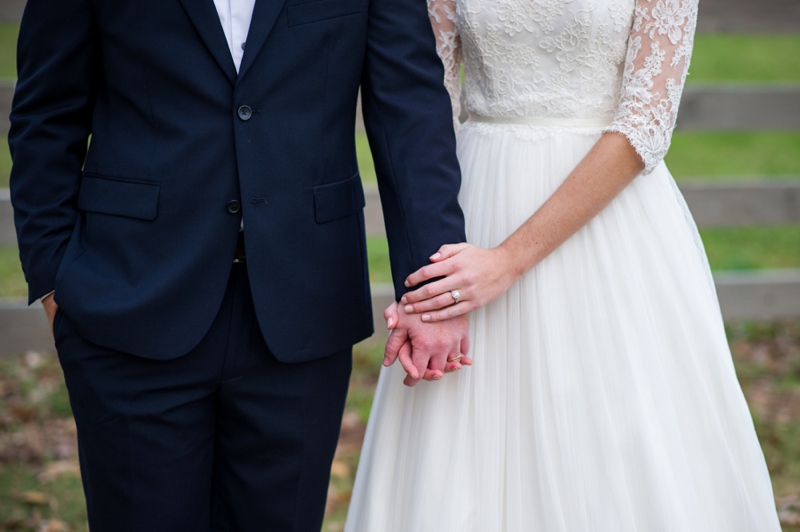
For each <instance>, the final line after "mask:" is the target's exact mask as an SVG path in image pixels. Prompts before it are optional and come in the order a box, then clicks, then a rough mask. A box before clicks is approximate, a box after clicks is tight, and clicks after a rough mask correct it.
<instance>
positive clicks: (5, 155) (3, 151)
mask: <svg viewBox="0 0 800 532" xmlns="http://www.w3.org/2000/svg"><path fill="white" fill-rule="evenodd" d="M10 174H11V153H10V152H9V151H8V139H7V138H6V137H4V136H0V188H8V177H9V175H10Z"/></svg>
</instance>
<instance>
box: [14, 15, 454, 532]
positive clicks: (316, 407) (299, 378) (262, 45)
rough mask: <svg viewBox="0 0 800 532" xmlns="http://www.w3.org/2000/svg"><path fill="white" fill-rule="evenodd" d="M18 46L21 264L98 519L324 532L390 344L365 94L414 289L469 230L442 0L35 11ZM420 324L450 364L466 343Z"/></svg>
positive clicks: (421, 346) (396, 254) (419, 353)
mask: <svg viewBox="0 0 800 532" xmlns="http://www.w3.org/2000/svg"><path fill="white" fill-rule="evenodd" d="M18 59H19V79H18V84H17V92H16V95H15V98H14V106H13V112H12V116H11V122H12V128H11V132H10V135H9V143H10V145H11V150H12V155H13V159H14V167H13V170H12V176H11V192H12V200H13V203H14V208H15V220H16V225H17V232H18V237H19V246H20V254H21V258H22V264H23V267H24V270H25V275H26V277H27V280H28V284H29V291H30V301H31V302H35V301H37V300H39V299H42V301H43V303H44V305H45V308H46V310H47V312H48V315H49V317H50V318H51V323H52V324H53V330H54V335H55V339H56V346H57V349H58V354H59V358H60V361H61V364H62V367H63V369H64V374H65V377H66V381H67V386H68V388H69V392H70V400H71V403H72V406H73V410H74V414H75V418H76V421H77V426H78V438H79V444H80V445H79V446H80V462H81V471H82V478H83V482H84V488H85V492H86V500H87V505H88V513H89V522H90V526H91V529H92V532H159V531H164V532H203V531H212V530H213V531H220V532H221V531H226V532H227V531H270V532H276V531H284V530H287V531H288V530H291V531H308V532H311V531H318V530H319V529H320V526H321V523H322V516H323V509H324V505H325V498H326V491H327V487H328V475H329V470H330V463H331V460H332V458H333V454H334V450H335V447H336V442H337V437H338V433H339V426H340V422H341V414H342V410H343V408H344V400H345V395H346V393H347V386H348V379H349V374H350V367H351V346H352V345H353V344H354V343H356V342H358V341H360V340H362V339H364V338H366V337H368V336H369V335H370V334H371V333H372V312H371V308H370V293H369V278H368V275H367V266H366V250H365V236H364V218H363V214H362V209H363V207H364V193H363V190H362V188H361V180H360V178H359V174H358V168H357V164H356V155H355V146H354V138H353V137H354V135H353V131H354V122H355V114H356V100H357V95H358V91H359V87H360V88H361V94H362V97H363V103H364V119H365V123H366V126H367V131H368V134H369V139H370V145H371V148H372V151H373V155H374V158H375V164H376V169H377V173H378V181H379V185H380V189H381V199H382V202H383V210H384V215H385V219H386V229H387V234H388V238H389V242H390V246H391V258H392V272H393V275H394V279H395V284H396V290H397V295H398V297H399V296H400V295H401V294H402V293H403V292H404V291H405V288H404V287H403V280H404V279H405V277H406V276H407V275H408V274H410V273H411V272H413V271H415V270H416V269H417V268H419V267H420V266H423V265H425V264H427V263H428V258H427V257H428V256H429V255H430V254H432V253H433V252H434V251H435V250H436V249H438V247H439V246H440V245H442V244H445V243H451V242H460V241H463V240H464V227H463V224H464V222H463V217H462V214H461V210H460V208H459V206H458V203H457V200H456V196H457V193H458V189H459V183H460V174H459V168H458V163H457V161H456V156H455V139H454V134H453V128H452V118H451V110H450V103H449V98H448V95H447V93H446V92H445V89H444V87H443V86H442V80H443V69H442V65H441V63H440V60H439V58H438V57H437V55H436V52H435V48H434V39H433V35H432V32H431V28H430V24H429V21H428V17H427V12H426V6H425V2H424V0H312V1H308V0H29V1H28V5H27V9H26V11H25V15H24V18H23V21H22V26H21V30H20V38H19V56H18ZM89 139H91V144H90V145H89V146H88V149H87V144H88V141H89ZM401 321H402V322H403V323H402V327H403V328H404V332H407V333H408V334H409V336H410V337H411V338H412V342H413V344H412V347H413V349H414V356H415V358H416V359H424V360H426V361H427V359H430V367H431V368H437V367H438V368H442V367H443V364H444V363H443V360H442V358H443V357H445V356H446V353H448V352H452V351H453V350H456V351H457V350H458V346H459V344H460V342H461V341H462V339H464V337H465V335H466V325H465V322H464V321H463V320H459V321H451V322H447V323H444V324H442V325H431V324H423V323H421V322H418V321H414V319H413V318H410V317H407V316H406V317H404V318H403V319H402V320H401ZM426 363H427V362H426Z"/></svg>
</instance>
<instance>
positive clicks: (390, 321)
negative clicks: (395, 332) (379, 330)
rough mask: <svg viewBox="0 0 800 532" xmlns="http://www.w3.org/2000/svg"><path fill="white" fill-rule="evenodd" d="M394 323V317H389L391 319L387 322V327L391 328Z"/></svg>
mask: <svg viewBox="0 0 800 532" xmlns="http://www.w3.org/2000/svg"><path fill="white" fill-rule="evenodd" d="M393 323H394V318H389V321H388V323H386V328H387V329H388V328H390V327H391V326H392V324H393Z"/></svg>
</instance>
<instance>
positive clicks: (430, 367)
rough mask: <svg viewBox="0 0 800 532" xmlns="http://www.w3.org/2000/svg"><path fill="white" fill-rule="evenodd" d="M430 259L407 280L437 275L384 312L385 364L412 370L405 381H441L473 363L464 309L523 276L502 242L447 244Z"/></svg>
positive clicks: (408, 284) (485, 300)
mask: <svg viewBox="0 0 800 532" xmlns="http://www.w3.org/2000/svg"><path fill="white" fill-rule="evenodd" d="M431 262H433V264H431V265H429V266H424V267H423V268H420V269H419V270H417V271H416V272H414V273H413V274H411V275H409V276H408V278H407V279H406V281H405V285H406V287H408V288H411V287H414V286H417V285H419V284H420V283H423V282H426V281H430V280H431V279H437V278H438V280H436V281H434V282H432V283H429V284H427V285H425V286H422V287H420V288H417V289H416V290H414V291H412V292H409V293H407V294H406V295H404V296H403V297H402V299H401V301H400V305H398V304H397V303H393V304H392V305H390V306H389V308H387V309H386V311H385V312H384V318H386V321H387V326H388V328H389V329H390V330H392V334H391V335H390V336H389V340H388V342H387V344H386V353H385V357H384V361H383V364H384V366H387V367H388V366H391V365H392V364H393V363H394V362H395V360H397V359H399V360H400V364H402V366H403V369H405V371H406V373H408V376H407V377H406V379H405V381H404V382H405V384H406V385H407V386H415V385H416V384H417V383H419V381H420V380H421V379H425V380H429V381H435V380H439V379H441V378H442V377H443V376H444V374H445V373H450V372H452V371H458V370H460V369H462V367H463V366H470V365H472V360H471V359H470V358H469V357H467V356H466V355H467V354H468V352H469V340H468V338H467V317H466V314H467V313H468V312H471V311H473V310H475V309H477V308H480V307H482V306H483V305H486V304H487V303H489V302H491V301H494V300H495V299H497V298H498V297H499V296H500V295H502V294H503V293H504V292H505V291H506V290H508V288H509V287H510V286H511V285H512V284H513V283H514V282H515V281H516V280H517V278H518V277H519V275H520V274H517V273H515V271H514V268H513V263H512V260H511V256H510V254H509V253H508V252H507V251H506V250H505V249H504V248H503V247H498V248H494V249H484V248H480V247H477V246H473V245H471V244H466V243H463V244H452V245H445V246H442V247H441V248H440V249H439V251H438V252H437V253H436V254H434V255H433V256H432V257H431ZM462 331H463V334H461V332H462ZM456 340H458V342H457V341H456ZM445 353H446V355H445Z"/></svg>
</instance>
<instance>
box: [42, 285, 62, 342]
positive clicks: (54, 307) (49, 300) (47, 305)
mask: <svg viewBox="0 0 800 532" xmlns="http://www.w3.org/2000/svg"><path fill="white" fill-rule="evenodd" d="M42 306H43V307H44V312H45V314H47V321H49V322H50V333H51V334H52V333H53V320H55V319H56V312H58V303H56V301H55V299H53V294H49V295H47V296H45V297H44V299H42Z"/></svg>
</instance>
